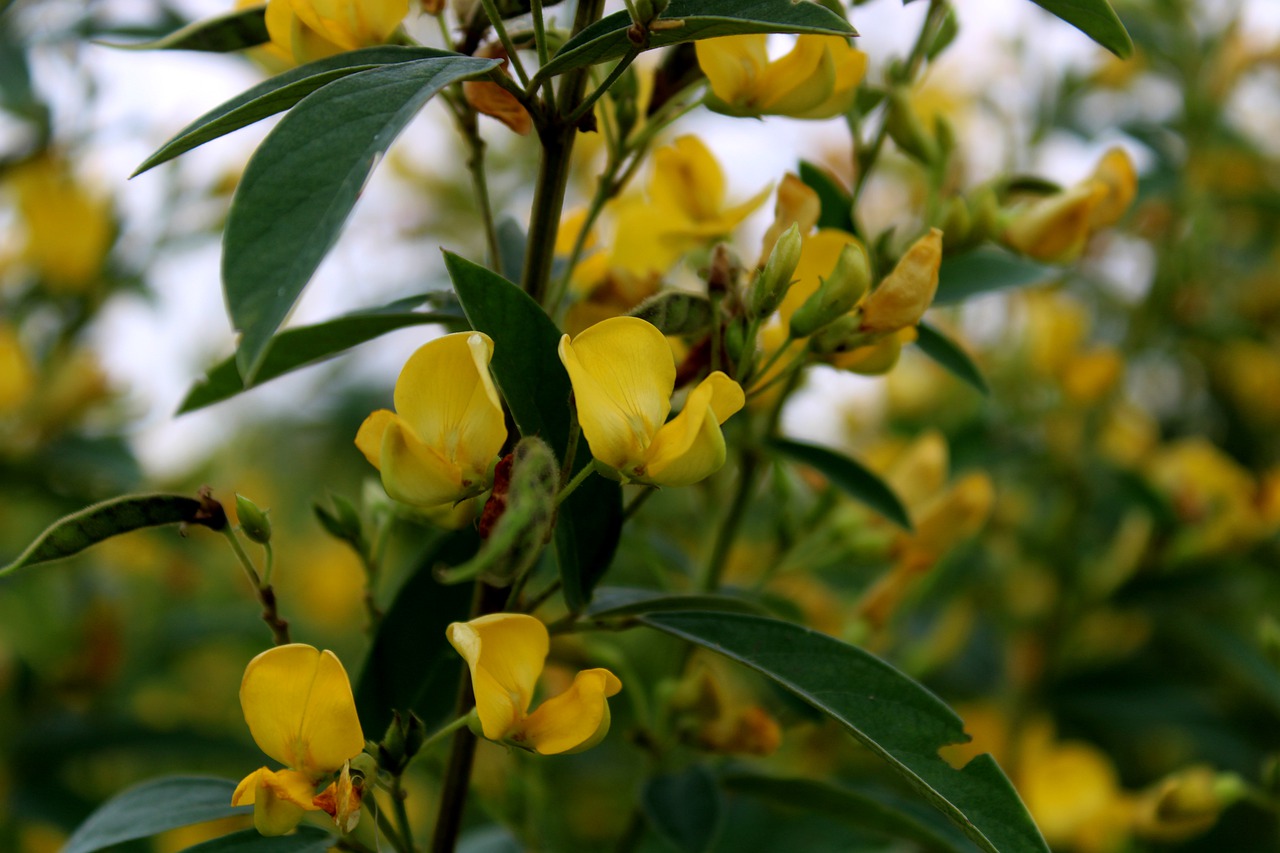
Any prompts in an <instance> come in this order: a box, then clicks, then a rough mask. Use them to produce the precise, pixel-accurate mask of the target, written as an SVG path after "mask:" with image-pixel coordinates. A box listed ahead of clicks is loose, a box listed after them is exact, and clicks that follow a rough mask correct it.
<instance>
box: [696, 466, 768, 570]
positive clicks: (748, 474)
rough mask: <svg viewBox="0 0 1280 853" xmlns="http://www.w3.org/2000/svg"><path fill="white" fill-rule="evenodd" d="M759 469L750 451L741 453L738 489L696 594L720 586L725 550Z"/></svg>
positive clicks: (729, 545) (751, 491) (745, 511)
mask: <svg viewBox="0 0 1280 853" xmlns="http://www.w3.org/2000/svg"><path fill="white" fill-rule="evenodd" d="M759 467H760V459H759V457H758V456H757V455H756V453H755V452H754V451H753V450H751V449H747V450H745V451H744V452H743V454H742V462H741V464H740V465H739V467H738V487H737V490H736V491H735V492H734V494H733V502H732V503H731V504H730V505H729V512H728V514H727V515H725V517H724V520H723V521H722V522H720V529H719V530H718V531H717V532H716V541H715V544H714V545H713V546H712V548H711V559H710V560H708V561H707V566H706V569H705V570H704V571H703V573H702V578H701V579H700V580H699V582H698V590H699V591H700V592H715V590H716V589H718V588H719V586H720V579H721V577H722V576H723V575H724V568H725V564H726V563H727V562H728V559H729V550H730V548H732V547H733V540H734V538H735V537H736V536H737V535H738V528H739V527H741V526H742V519H743V518H744V517H745V516H746V513H747V506H748V505H750V503H751V496H752V493H754V492H755V488H756V470H757V469H758V468H759Z"/></svg>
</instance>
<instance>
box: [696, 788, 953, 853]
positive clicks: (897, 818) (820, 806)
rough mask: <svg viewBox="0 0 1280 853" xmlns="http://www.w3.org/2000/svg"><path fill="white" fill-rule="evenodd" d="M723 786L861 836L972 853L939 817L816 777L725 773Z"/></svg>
mask: <svg viewBox="0 0 1280 853" xmlns="http://www.w3.org/2000/svg"><path fill="white" fill-rule="evenodd" d="M720 784H721V785H722V786H723V787H724V789H725V790H727V791H729V792H730V793H733V794H745V795H747V796H749V797H755V798H757V799H761V800H765V801H767V802H770V803H774V804H777V805H781V806H787V807H789V808H793V809H800V810H803V811H805V812H809V813H812V814H817V815H821V816H823V817H827V818H833V819H835V820H838V821H842V822H844V823H847V824H849V825H850V826H851V827H853V828H854V829H857V830H860V831H863V832H871V833H875V834H876V835H883V836H886V837H888V838H895V839H903V840H907V841H913V842H915V843H916V844H919V845H920V846H921V847H922V848H923V849H924V850H926V851H932V853H970V851H972V850H973V845H972V844H971V843H970V842H969V840H968V839H967V838H965V836H964V835H963V834H962V833H960V832H957V831H956V829H955V828H954V827H953V826H952V825H951V824H950V823H947V822H946V821H943V820H942V819H941V818H939V817H937V816H936V813H932V812H930V813H916V812H915V810H913V809H912V808H910V806H909V805H908V804H906V803H897V802H893V801H892V800H889V799H888V798H886V797H884V794H883V793H877V794H876V795H873V794H870V793H863V792H860V791H853V790H850V789H849V788H844V787H839V786H836V785H831V784H828V783H826V782H818V781H815V780H813V779H783V778H778V777H773V776H757V775H755V774H752V773H730V774H727V775H725V776H722V777H721V778H720Z"/></svg>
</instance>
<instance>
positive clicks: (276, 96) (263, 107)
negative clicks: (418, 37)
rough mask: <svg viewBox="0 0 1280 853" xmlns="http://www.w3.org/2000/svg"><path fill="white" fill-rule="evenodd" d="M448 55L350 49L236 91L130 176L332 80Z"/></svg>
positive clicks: (391, 48)
mask: <svg viewBox="0 0 1280 853" xmlns="http://www.w3.org/2000/svg"><path fill="white" fill-rule="evenodd" d="M449 56H457V54H454V53H446V52H445V51H441V50H435V49H434V48H429V47H401V46H398V45H383V46H381V47H366V48H362V49H361V50H350V51H346V52H344V53H339V54H335V55H333V56H327V57H325V58H324V59H317V60H316V61H315V62H308V63H307V64H306V65H300V66H298V67H297V68H291V69H289V70H288V71H285V72H282V73H280V74H277V75H276V76H274V77H272V78H271V79H270V80H264V81H263V82H261V83H259V84H258V85H256V86H254V87H252V88H251V89H248V90H246V91H244V92H242V93H241V94H239V95H236V96H235V97H234V98H232V99H231V100H229V101H226V102H225V103H223V104H220V105H219V106H216V107H214V108H213V109H211V110H209V112H207V113H205V114H204V115H202V116H200V117H199V118H198V119H196V120H195V121H193V122H191V124H189V125H187V126H186V127H184V128H183V129H182V130H180V131H178V133H177V135H176V136H174V137H173V138H172V139H170V140H169V141H168V142H166V143H165V144H164V145H162V146H160V149H159V150H158V151H156V153H154V154H152V155H151V156H150V157H148V158H147V159H146V160H144V161H143V163H142V165H141V166H139V167H138V168H137V169H136V170H135V171H134V173H133V175H132V176H131V177H137V176H138V175H141V174H142V173H143V172H145V171H147V170H148V169H151V168H154V167H156V166H159V165H160V164H161V163H166V162H168V161H170V160H172V159H173V158H174V157H177V156H178V155H179V154H184V153H186V152H187V151H190V150H191V149H192V148H196V147H197V146H200V145H204V144H205V143H206V142H208V141H209V140H211V139H217V138H218V137H220V136H226V135H227V134H228V133H231V132H232V131H234V130H239V129H240V128H242V127H247V126H248V125H251V124H253V123H254V122H257V121H261V120H262V119H264V118H267V117H268V116H273V115H275V114H276V113H280V112H284V111H285V110H287V109H289V108H290V107H292V106H293V105H294V104H296V103H298V101H301V100H302V99H303V98H305V97H306V96H307V95H310V94H311V93H312V92H314V91H315V90H317V89H319V88H321V87H323V86H327V85H328V84H330V83H332V82H333V81H334V80H338V79H340V78H342V77H346V76H348V75H350V74H355V73H356V72H359V71H368V70H369V69H371V68H377V67H379V66H382V65H394V64H396V63H398V62H412V61H415V60H419V59H431V58H434V57H449Z"/></svg>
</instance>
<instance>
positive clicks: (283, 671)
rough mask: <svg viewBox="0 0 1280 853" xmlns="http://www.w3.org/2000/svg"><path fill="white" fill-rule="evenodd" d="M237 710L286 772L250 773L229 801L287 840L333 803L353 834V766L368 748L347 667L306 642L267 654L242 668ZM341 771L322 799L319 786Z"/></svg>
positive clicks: (268, 831) (265, 829) (264, 830)
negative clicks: (301, 823) (246, 807)
mask: <svg viewBox="0 0 1280 853" xmlns="http://www.w3.org/2000/svg"><path fill="white" fill-rule="evenodd" d="M240 707H241V709H242V710H243V711H244V719H245V722H246V723H247V724H248V726H249V732H250V734H252V735H253V740H254V742H255V743H257V744H258V747H259V748H260V749H261V750H262V751H263V752H265V753H266V754H267V755H268V756H270V757H271V758H272V759H274V760H276V761H278V762H280V763H281V764H283V765H284V766H285V769H282V770H271V769H269V768H267V767H261V768H259V769H258V770H255V771H254V772H253V773H250V774H249V775H248V776H246V777H245V778H244V779H243V780H242V781H241V782H240V784H239V785H238V786H236V790H235V793H234V794H233V795H232V797H231V804H232V805H233V806H244V805H252V806H253V822H254V826H255V827H257V829H258V832H260V833H261V834H262V835H284V834H285V833H287V832H290V831H292V830H293V828H294V827H296V826H297V825H298V822H299V821H301V820H302V816H303V814H304V813H305V812H308V811H319V810H321V809H322V808H323V807H324V804H325V798H328V799H329V800H332V801H334V803H335V811H334V812H331V814H333V815H334V817H335V819H337V820H338V823H339V826H340V828H342V830H343V831H344V832H345V831H348V830H350V829H351V828H352V827H353V826H354V823H355V819H356V818H357V817H358V816H359V811H358V807H359V797H358V794H355V795H354V796H353V792H352V791H351V785H350V775H349V773H350V770H349V763H350V761H351V759H352V758H355V757H356V756H357V755H359V754H360V753H361V751H363V749H364V733H363V731H362V730H361V728H360V719H359V717H358V716H357V715H356V703H355V698H354V697H353V695H352V693H351V682H350V681H349V680H348V679H347V672H346V670H345V669H343V667H342V662H341V661H339V660H338V658H337V657H336V656H335V655H334V654H333V652H330V651H327V650H326V651H323V652H322V651H319V650H318V649H316V648H314V647H312V646H308V645H303V644H301V643H291V644H289V645H284V646H277V647H275V648H273V649H268V650H267V651H265V652H263V653H262V654H260V655H258V656H257V657H255V658H254V659H253V660H251V661H250V662H249V665H248V666H247V667H246V668H245V671H244V680H243V681H242V682H241V684H240ZM339 771H342V777H340V779H339V781H338V782H335V783H334V784H333V785H331V786H330V788H331V789H332V790H329V789H327V790H326V791H325V792H323V793H322V794H321V795H320V796H319V797H317V795H316V793H315V787H316V784H317V783H318V782H319V781H320V780H321V779H322V778H324V777H325V776H329V775H331V774H334V773H337V772H339ZM343 779H345V780H346V785H345V787H344V786H343V785H342V780H343ZM336 795H341V802H338V801H337V799H338V798H337V796H336ZM317 799H320V800H321V803H316V802H315V801H316V800H317ZM353 799H354V803H353V802H352V801H353ZM352 806H354V807H355V810H354V811H353V809H352Z"/></svg>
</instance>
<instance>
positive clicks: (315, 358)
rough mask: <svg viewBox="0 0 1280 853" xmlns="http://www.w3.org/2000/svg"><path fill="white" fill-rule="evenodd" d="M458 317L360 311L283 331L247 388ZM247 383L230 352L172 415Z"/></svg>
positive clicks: (209, 402)
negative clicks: (411, 329) (408, 330)
mask: <svg viewBox="0 0 1280 853" xmlns="http://www.w3.org/2000/svg"><path fill="white" fill-rule="evenodd" d="M458 319H459V318H458V317H457V316H455V315H450V314H441V313H420V312H413V311H360V312H357V313H352V314H347V315H345V316H342V317H337V318H334V319H332V320H327V321H326V322H323V323H316V324H315V325H312V326H298V327H296V328H293V329H285V330H284V331H283V332H281V333H280V334H278V335H276V336H275V337H273V338H272V339H271V343H270V344H268V346H267V351H266V354H265V355H264V356H263V358H262V367H261V368H259V369H258V374H257V376H256V377H254V382H253V386H252V387H257V386H259V385H261V384H263V383H264V382H266V381H268V380H270V379H275V378H277V377H279V376H283V375H284V374H286V373H290V372H292V371H294V370H297V369H299V368H302V367H307V366H309V365H312V364H316V363H318V362H321V361H324V360H326V359H329V358H332V357H333V356H335V355H337V354H338V353H340V352H343V351H344V350H348V349H350V348H351V347H354V346H356V345H358V344H362V343H365V342H366V341H371V340H373V339H374V338H376V337H379V336H381V335H385V334H387V333H388V332H394V331H395V330H397V329H404V328H406V327H409V326H421V325H426V324H431V323H444V324H448V323H451V322H456V321H457V320H458ZM250 387H251V386H249V385H248V384H246V383H245V382H244V380H243V379H241V378H240V371H239V370H237V369H236V360H235V357H234V356H232V357H230V358H227V359H224V360H223V361H220V362H218V363H217V364H215V365H214V366H213V367H211V368H209V372H208V374H206V376H205V378H204V379H202V380H200V381H199V382H197V383H196V384H195V385H193V386H192V387H191V390H190V391H188V392H187V396H186V397H185V398H184V399H183V401H182V404H181V405H180V406H179V407H178V412H177V413H178V414H180V415H181V414H185V413H187V412H194V411H195V410H197V409H203V408H204V407H205V406H211V405H213V404H214V403H220V402H222V401H223V400H227V399H230V398H231V397H234V396H236V395H237V394H239V393H241V392H243V391H247V390H249V388H250Z"/></svg>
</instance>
